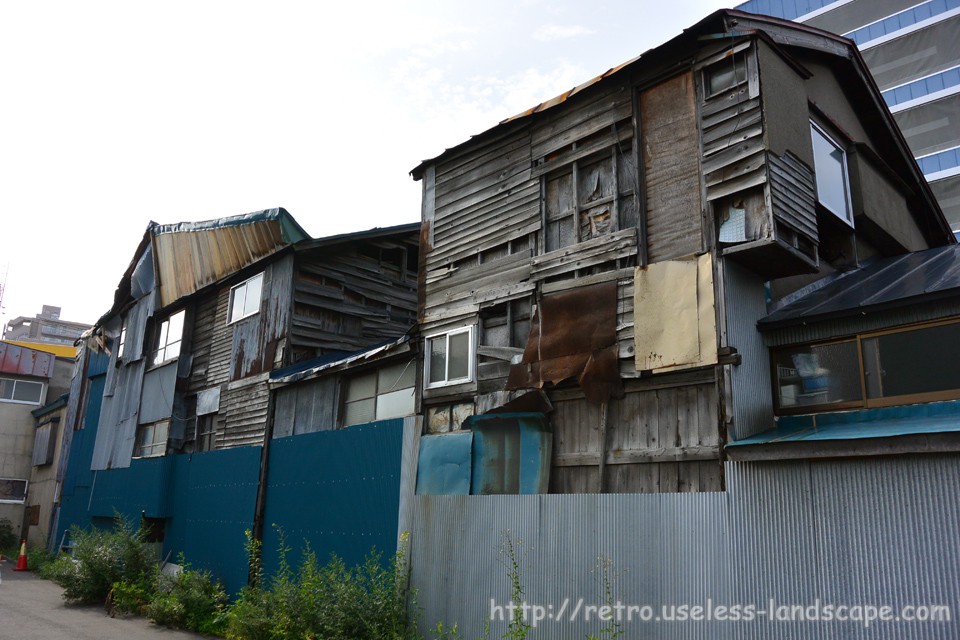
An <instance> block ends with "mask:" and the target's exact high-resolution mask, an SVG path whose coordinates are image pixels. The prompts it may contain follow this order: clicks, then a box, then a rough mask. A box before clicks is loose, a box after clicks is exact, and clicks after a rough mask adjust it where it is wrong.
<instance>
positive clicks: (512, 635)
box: [500, 530, 533, 640]
mask: <svg viewBox="0 0 960 640" xmlns="http://www.w3.org/2000/svg"><path fill="white" fill-rule="evenodd" d="M524 555H526V554H525V552H524V551H523V540H516V541H514V539H513V535H512V534H511V532H510V531H509V530H507V531H504V532H503V538H502V540H501V543H500V562H501V563H502V564H503V566H504V567H505V568H506V569H507V578H509V580H510V599H511V600H512V601H513V603H514V604H516V605H520V604H522V603H523V601H524V598H523V596H524V590H523V582H522V579H521V578H522V576H521V574H520V565H521V563H522V562H523V556H524ZM532 629H533V626H532V625H531V624H530V623H529V622H527V620H526V619H525V618H524V617H523V616H522V615H513V616H511V618H510V621H509V623H508V624H507V632H506V634H504V635H503V638H508V639H509V640H523V639H524V638H526V637H527V636H528V635H529V634H530V631H531V630H532Z"/></svg>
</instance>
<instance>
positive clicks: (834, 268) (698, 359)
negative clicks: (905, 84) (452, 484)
mask: <svg viewBox="0 0 960 640" xmlns="http://www.w3.org/2000/svg"><path fill="white" fill-rule="evenodd" d="M412 174H413V177H414V178H415V179H416V180H420V181H422V184H423V207H422V214H423V226H422V230H421V246H420V248H421V258H420V262H421V264H420V288H419V306H418V320H419V322H420V329H421V331H422V336H423V340H424V342H423V352H424V367H423V372H422V380H423V384H422V385H421V395H422V398H421V405H422V410H423V413H424V416H425V424H426V432H427V433H428V434H441V433H442V434H446V433H447V432H451V431H452V432H456V431H462V430H463V429H464V428H465V427H469V426H470V425H471V424H473V423H474V422H471V419H470V418H468V416H471V415H475V414H488V413H489V412H490V411H492V410H495V411H501V412H502V411H507V412H518V411H519V412H529V411H534V412H543V413H546V414H547V416H548V419H549V429H548V431H549V432H551V433H552V436H551V437H549V438H547V439H546V440H545V442H547V444H546V445H544V446H541V448H540V449H539V451H538V452H537V453H536V455H538V456H539V457H540V458H541V459H542V460H541V462H542V465H543V466H545V467H548V468H549V491H550V492H553V493H584V492H596V491H600V492H678V491H679V492H685V491H693V492H696V491H717V490H722V489H723V488H724V477H723V466H722V462H723V460H724V458H725V454H724V445H725V444H726V443H728V442H730V441H733V440H736V439H742V438H746V437H748V436H751V435H754V434H757V433H759V432H761V431H764V430H767V429H769V428H771V427H772V426H773V425H774V424H775V422H774V420H775V418H774V411H775V407H777V408H778V409H779V407H781V406H783V402H782V401H781V402H780V404H779V405H778V404H777V403H776V402H775V401H774V397H773V390H774V388H775V386H776V383H775V382H773V381H772V379H771V360H770V352H769V350H768V347H767V345H766V344H765V343H764V340H763V337H762V335H761V333H760V332H759V331H758V330H757V322H758V321H759V320H760V319H761V318H763V317H765V316H766V315H767V314H768V313H769V311H770V310H772V309H774V308H776V307H777V306H778V305H780V304H782V303H784V302H789V301H791V300H793V299H794V298H795V297H796V296H797V295H798V293H797V292H798V291H799V292H801V293H802V292H804V291H808V290H809V288H810V287H811V286H813V287H815V286H816V285H815V284H812V283H816V281H818V280H820V279H821V278H824V277H825V276H829V275H830V274H834V273H837V272H844V271H848V270H851V269H855V268H856V267H858V266H859V265H861V264H863V263H864V261H866V260H868V259H871V258H883V257H891V256H896V255H899V254H905V253H907V252H911V251H918V250H923V249H927V248H930V247H936V246H941V245H946V244H951V243H953V242H954V238H953V236H952V234H951V233H950V230H949V227H948V226H947V224H946V223H945V221H944V218H943V216H942V214H941V212H940V210H939V208H938V206H937V204H936V202H935V200H934V198H933V197H932V195H931V192H930V190H929V188H928V186H927V185H926V183H925V182H924V180H923V178H922V176H921V174H920V173H919V171H918V168H917V166H916V163H915V162H914V161H913V159H912V157H911V155H910V152H909V150H908V148H907V147H906V145H905V143H904V140H903V137H902V136H901V134H900V133H899V131H898V129H897V128H896V126H895V124H894V122H893V119H892V117H891V115H890V113H889V111H888V110H887V108H886V105H885V104H884V102H883V100H882V98H881V96H880V94H879V92H878V90H877V88H876V86H875V84H874V83H873V81H872V79H871V77H870V75H869V73H868V72H867V70H866V67H865V66H864V64H863V61H862V59H861V57H860V54H859V53H858V51H857V49H856V47H855V46H854V45H853V44H852V43H851V42H850V41H848V40H846V39H844V38H841V37H838V36H835V35H832V34H829V33H826V32H821V31H818V30H816V29H813V28H809V27H799V26H797V25H794V24H791V23H786V22H783V21H779V20H775V19H770V18H763V17H758V16H753V15H750V14H745V13H741V12H735V11H720V12H717V13H715V14H713V15H711V16H709V17H707V18H706V19H704V20H703V21H701V22H700V23H698V24H697V25H695V26H693V27H692V28H690V29H688V30H686V31H685V32H684V33H683V34H682V35H680V36H678V37H676V38H674V39H673V40H670V41H669V42H667V43H666V44H664V45H662V46H660V47H657V48H656V49H653V50H651V51H648V52H647V53H645V54H643V55H642V56H640V57H639V58H637V59H635V60H633V61H630V62H628V63H625V64H623V65H621V66H619V67H616V68H613V69H611V70H610V71H608V72H607V73H605V74H603V75H601V76H598V77H596V78H594V79H593V80H590V81H588V82H586V83H584V84H582V85H580V86H578V87H576V88H574V89H572V90H570V91H568V92H566V93H564V94H562V95H560V96H558V97H556V98H554V99H552V100H549V101H547V102H544V103H542V104H540V105H538V106H536V107H534V108H533V109H530V110H529V111H527V112H524V113H522V114H519V115H518V116H515V117H513V118H509V119H507V120H505V121H503V122H502V123H500V124H499V125H498V126H496V127H494V128H492V129H490V130H488V131H486V132H484V133H482V134H480V135H478V136H475V137H473V138H472V139H470V140H469V141H467V142H465V143H463V144H460V145H458V146H456V147H453V148H451V149H448V150H447V151H446V152H444V153H443V154H441V155H440V156H438V157H436V158H433V159H431V160H427V161H425V162H423V163H422V164H421V165H419V166H418V167H416V168H415V169H414V170H413V172H412ZM798 389H799V391H798V392H799V393H802V392H804V391H805V389H804V388H798ZM531 391H532V392H533V393H534V395H530V393H531ZM473 420H474V421H475V420H476V419H473ZM438 437H448V436H447V435H444V436H438ZM426 439H427V438H425V440H426ZM434 440H435V439H434ZM449 442H453V440H450V441H449ZM511 446H512V445H510V444H509V443H507V444H505V445H501V447H500V449H499V451H500V452H501V454H502V455H505V456H507V457H508V458H510V457H516V455H517V454H516V452H515V451H514V452H511V450H510V447H511ZM424 450H425V449H424ZM422 455H423V453H421V456H422ZM439 459H440V460H441V461H443V456H442V455H441V457H440V458H439ZM501 462H502V461H501ZM484 464H486V463H484ZM510 464H511V463H509V461H508V462H507V463H506V466H507V467H509V466H510ZM423 465H424V461H423V458H421V473H424V472H425V470H424V468H423ZM481 466H483V465H481ZM467 467H468V470H467V474H468V475H469V464H468V465H467ZM501 471H502V469H501ZM426 472H429V469H428V470H426ZM467 484H468V485H469V482H468V483H467ZM507 485H508V486H513V487H514V489H513V490H514V491H516V486H517V485H516V482H514V483H513V484H512V485H510V483H509V482H508V483H507ZM475 488H476V487H474V489H475ZM473 492H477V491H475V490H474V491H473ZM508 492H509V491H508Z"/></svg>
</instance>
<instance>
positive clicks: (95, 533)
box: [40, 516, 227, 633]
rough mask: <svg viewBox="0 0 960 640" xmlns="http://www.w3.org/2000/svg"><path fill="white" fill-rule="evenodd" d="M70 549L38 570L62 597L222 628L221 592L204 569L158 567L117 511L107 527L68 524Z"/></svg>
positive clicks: (159, 619) (140, 535) (174, 622)
mask: <svg viewBox="0 0 960 640" xmlns="http://www.w3.org/2000/svg"><path fill="white" fill-rule="evenodd" d="M70 535H71V539H72V540H73V541H74V547H73V555H72V556H71V555H61V556H60V557H59V558H57V559H56V560H53V561H52V562H47V563H46V564H43V565H42V567H41V569H40V575H41V576H43V577H44V578H48V579H50V580H53V581H54V582H56V583H57V584H59V585H60V586H61V587H63V589H64V590H63V597H64V599H65V600H67V601H69V602H75V603H81V604H106V605H107V609H108V610H109V611H110V612H111V614H121V615H125V614H132V615H145V616H147V617H149V618H150V619H151V620H153V621H154V622H156V623H157V624H162V625H166V626H171V627H178V628H182V629H191V630H193V631H201V632H204V633H216V632H218V631H220V630H221V629H222V626H223V618H224V606H225V604H226V599H227V597H226V593H225V592H224V590H223V587H221V586H220V584H219V583H218V582H216V581H214V580H213V579H212V578H211V576H210V574H209V573H208V572H205V571H196V570H193V569H190V567H183V569H182V570H181V571H180V572H179V573H178V574H177V575H176V576H167V575H164V574H163V573H161V571H160V569H159V566H158V565H157V562H156V558H155V557H154V555H153V552H152V550H151V548H150V546H148V545H147V544H146V543H145V542H144V538H145V535H146V534H145V532H144V531H143V530H142V529H140V528H135V527H134V526H133V524H132V523H131V522H130V521H129V520H126V519H124V518H122V517H119V516H118V517H117V518H116V519H115V522H114V527H113V529H112V530H105V529H89V530H83V529H77V528H75V529H72V530H71V532H70Z"/></svg>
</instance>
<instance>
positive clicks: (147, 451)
mask: <svg viewBox="0 0 960 640" xmlns="http://www.w3.org/2000/svg"><path fill="white" fill-rule="evenodd" d="M169 433H170V421H169V420H161V421H160V422H153V423H150V424H142V425H140V426H138V427H137V441H136V446H135V447H134V450H133V457H134V458H152V457H155V456H162V455H166V453H167V439H168V435H169Z"/></svg>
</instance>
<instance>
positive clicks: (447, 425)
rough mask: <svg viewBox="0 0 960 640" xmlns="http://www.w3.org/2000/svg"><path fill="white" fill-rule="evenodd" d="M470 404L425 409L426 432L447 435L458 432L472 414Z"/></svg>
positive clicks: (463, 403)
mask: <svg viewBox="0 0 960 640" xmlns="http://www.w3.org/2000/svg"><path fill="white" fill-rule="evenodd" d="M474 411H475V409H474V406H473V403H472V402H461V403H458V404H447V405H441V406H437V407H430V408H429V409H427V432H428V433H447V432H449V431H460V430H461V429H463V428H464V422H466V420H467V418H469V417H470V416H472V415H473V414H474Z"/></svg>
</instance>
